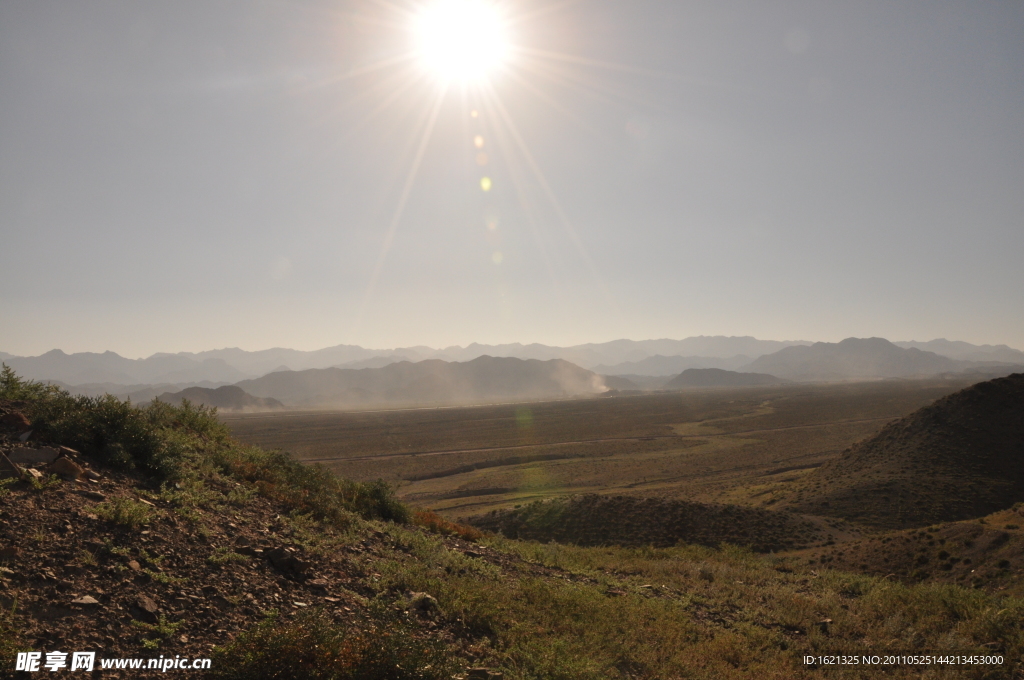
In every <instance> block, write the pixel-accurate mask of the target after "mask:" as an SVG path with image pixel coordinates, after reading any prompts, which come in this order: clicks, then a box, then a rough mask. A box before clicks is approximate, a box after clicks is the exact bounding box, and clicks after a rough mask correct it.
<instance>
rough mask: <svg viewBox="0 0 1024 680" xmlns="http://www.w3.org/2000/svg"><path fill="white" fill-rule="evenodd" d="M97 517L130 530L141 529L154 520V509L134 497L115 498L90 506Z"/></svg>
mask: <svg viewBox="0 0 1024 680" xmlns="http://www.w3.org/2000/svg"><path fill="white" fill-rule="evenodd" d="M89 510H90V511H91V512H93V513H94V514H95V515H96V516H97V517H102V518H103V519H105V520H107V521H109V522H113V523H114V524H118V525H120V526H123V527H125V528H127V529H130V530H137V529H141V528H142V527H144V526H146V525H147V524H149V523H150V522H151V521H152V520H153V515H154V512H153V509H152V508H151V507H150V506H148V505H146V504H145V503H141V502H139V501H137V500H135V499H134V498H113V499H111V500H109V501H104V502H103V503H100V504H99V505H96V506H93V507H91V508H89Z"/></svg>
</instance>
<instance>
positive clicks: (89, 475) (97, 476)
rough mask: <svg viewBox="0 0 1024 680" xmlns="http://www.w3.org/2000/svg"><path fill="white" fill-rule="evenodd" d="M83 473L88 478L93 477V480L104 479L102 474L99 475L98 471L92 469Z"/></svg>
mask: <svg viewBox="0 0 1024 680" xmlns="http://www.w3.org/2000/svg"><path fill="white" fill-rule="evenodd" d="M83 474H85V476H86V478H88V479H91V480H93V481H96V480H99V479H103V477H102V476H101V475H99V474H98V473H96V472H93V471H92V470H86V471H85V472H84V473H83Z"/></svg>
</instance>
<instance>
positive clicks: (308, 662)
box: [213, 606, 458, 680]
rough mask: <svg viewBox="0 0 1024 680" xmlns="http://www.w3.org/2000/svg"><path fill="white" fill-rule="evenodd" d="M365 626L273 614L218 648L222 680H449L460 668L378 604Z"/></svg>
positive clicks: (318, 615)
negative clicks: (291, 618) (284, 619)
mask: <svg viewBox="0 0 1024 680" xmlns="http://www.w3.org/2000/svg"><path fill="white" fill-rule="evenodd" d="M375 613H376V616H375V617H374V618H371V620H370V621H368V622H367V624H366V626H365V627H363V628H355V627H352V626H349V625H345V624H341V623H336V622H334V621H332V620H331V618H330V617H329V616H328V615H327V614H325V613H324V612H323V611H319V610H313V611H309V612H305V613H303V614H301V615H300V616H298V617H296V618H295V619H293V620H292V621H283V620H281V619H280V618H279V617H278V615H277V613H276V612H274V613H272V614H271V615H270V616H269V617H268V618H267V619H266V620H265V621H264V622H263V623H261V624H259V625H258V626H256V627H255V628H254V629H252V630H250V631H249V632H247V633H245V634H244V635H242V636H240V637H239V638H238V639H237V640H235V641H234V642H232V643H231V644H229V645H227V646H226V647H224V648H222V649H219V650H218V651H217V653H216V658H215V659H214V666H213V668H214V674H213V677H215V678H219V679H221V680H236V679H237V680H249V679H250V678H273V679H274V680H293V679H294V680H307V679H309V680H448V679H449V678H451V677H452V674H453V673H454V672H455V671H456V670H457V669H458V666H457V665H456V663H455V660H454V659H453V658H452V657H451V655H450V653H449V652H448V651H447V650H446V649H445V648H444V646H443V645H441V644H439V643H438V642H436V641H431V640H429V639H424V638H423V637H421V636H419V635H417V634H416V632H415V630H414V629H413V628H412V627H411V626H410V625H409V624H408V623H405V622H402V621H400V620H399V619H398V618H397V617H396V616H394V614H393V613H390V612H387V610H386V609H385V608H383V607H380V606H378V607H377V611H376V612H375Z"/></svg>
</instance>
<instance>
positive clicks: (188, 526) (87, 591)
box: [0, 414, 552, 678]
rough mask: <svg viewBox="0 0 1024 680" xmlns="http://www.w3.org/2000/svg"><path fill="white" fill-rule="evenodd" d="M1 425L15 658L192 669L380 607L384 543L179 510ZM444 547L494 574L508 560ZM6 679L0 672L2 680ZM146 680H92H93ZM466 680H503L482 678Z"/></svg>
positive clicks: (428, 619)
mask: <svg viewBox="0 0 1024 680" xmlns="http://www.w3.org/2000/svg"><path fill="white" fill-rule="evenodd" d="M8 415H9V414H8ZM2 424H7V425H10V424H13V425H14V427H13V428H12V427H7V428H6V429H7V432H6V433H3V434H0V453H3V454H5V455H4V456H2V457H0V476H6V477H7V479H6V481H5V483H4V484H3V486H2V487H0V606H2V607H3V609H4V610H6V611H7V612H11V611H13V612H14V618H13V623H14V628H15V630H17V631H19V632H20V633H21V641H22V643H23V647H24V648H25V649H30V650H33V651H43V652H47V651H63V652H73V651H95V652H97V658H113V657H132V658H155V657H159V656H161V655H163V656H167V657H174V656H177V655H180V656H182V657H192V658H198V657H210V656H211V655H212V652H213V649H214V648H215V646H218V645H223V644H225V643H228V642H229V641H231V640H232V639H234V638H235V637H236V636H237V635H238V634H239V633H241V632H242V631H244V630H246V629H249V628H251V627H252V626H254V625H255V624H256V623H258V622H259V621H261V620H263V619H264V617H265V616H266V615H267V614H268V612H270V611H273V610H276V611H277V612H279V613H280V616H281V617H282V618H284V619H287V618H288V617H291V616H294V615H296V614H297V613H298V612H300V611H302V610H304V609H307V608H311V607H312V608H322V609H324V610H325V611H327V612H330V613H331V615H332V616H333V618H334V619H335V620H336V621H347V622H350V623H352V624H353V625H358V624H359V622H360V621H361V620H362V619H365V618H366V616H367V607H368V603H369V598H372V597H373V596H374V595H377V594H378V589H377V588H375V587H374V582H375V581H376V580H377V579H378V578H379V575H378V574H376V573H374V568H373V565H374V561H375V559H376V558H378V557H380V556H382V555H384V554H387V553H389V552H394V551H401V550H403V549H404V548H403V546H402V545H401V544H399V543H397V542H396V541H395V540H394V539H393V538H392V537H391V536H389V535H388V534H387V533H386V532H385V531H381V530H374V529H369V530H366V529H365V527H364V528H362V529H360V530H353V531H351V532H349V533H348V534H339V535H336V536H330V537H325V536H317V537H313V536H310V535H308V534H307V533H306V532H305V531H304V530H303V528H302V525H301V523H296V521H295V519H294V518H290V517H288V516H287V514H286V513H285V512H284V510H283V509H282V508H281V507H277V506H275V505H274V504H273V503H272V502H270V501H268V500H267V499H265V498H262V497H260V496H258V495H255V494H251V493H250V494H246V493H245V490H244V488H243V487H242V485H240V484H237V483H221V485H220V487H219V488H217V487H216V486H214V487H213V488H208V489H204V491H206V492H219V493H220V494H221V496H222V497H226V498H233V497H234V498H235V499H236V504H231V503H221V504H212V505H210V506H209V507H207V508H205V509H201V510H200V509H195V508H189V509H185V508H184V507H183V506H182V505H181V504H179V503H176V502H175V501H174V500H173V498H171V499H169V498H168V495H169V494H168V490H166V489H165V490H164V491H163V492H162V493H161V492H160V491H159V490H157V489H154V488H151V487H147V486H146V485H145V484H144V483H143V480H142V479H141V478H139V477H137V476H134V475H131V474H126V473H123V472H116V471H111V470H103V469H93V468H94V466H93V465H92V464H91V461H89V460H88V459H86V458H85V457H83V456H81V455H80V454H77V452H74V451H72V450H70V449H60V448H58V447H49V446H47V445H46V444H45V443H40V442H34V441H32V440H31V438H27V439H26V441H21V440H20V439H21V438H20V436H19V434H20V433H19V432H18V429H19V428H20V427H22V426H23V425H24V423H23V422H22V421H21V420H19V419H15V418H7V422H6V423H2ZM55 455H56V456H59V457H57V458H53V456H55ZM51 459H52V460H53V462H49V463H47V462H45V461H47V460H51ZM11 460H15V461H22V464H20V465H19V464H13V465H12V464H11V463H10V461H11ZM32 460H36V461H37V462H36V463H26V462H25V461H32ZM4 470H6V474H5V473H4ZM60 471H64V474H63V476H60V475H55V474H54V473H55V472H60ZM19 473H20V474H19ZM15 475H18V476H15ZM179 491H180V490H179ZM186 491H187V490H185V491H181V493H184V492H186ZM232 492H235V493H234V496H232ZM173 493H174V491H171V492H170V494H171V495H173ZM239 499H241V500H239ZM379 526H380V528H383V529H386V525H384V524H379ZM318 539H319V540H318ZM327 539H330V540H329V541H328V540H327ZM443 540H444V542H445V545H446V546H447V547H448V548H449V549H450V550H453V551H458V552H461V553H463V554H465V555H468V556H471V557H474V558H477V559H483V560H487V561H490V562H492V563H494V564H497V565H499V566H500V565H502V564H503V563H505V562H507V561H508V560H510V559H512V558H510V557H509V556H507V555H504V554H501V553H497V552H496V551H493V550H490V549H488V548H485V547H482V546H479V545H477V544H475V543H470V542H467V541H464V540H461V539H458V538H455V537H447V538H444V539H443ZM537 568H538V569H541V568H540V567H537ZM542 570H543V571H545V572H549V571H552V570H549V569H542ZM395 595H396V599H397V601H398V602H402V601H404V602H406V603H407V610H408V611H407V612H406V613H405V616H407V617H409V619H410V620H412V621H413V622H414V623H416V624H417V625H419V626H420V627H422V630H423V633H424V635H429V636H432V637H436V638H441V639H443V640H445V641H446V642H449V643H451V644H452V645H454V646H456V647H458V646H460V645H463V646H464V645H465V642H464V641H463V642H460V641H459V640H457V636H456V634H455V633H453V632H452V631H449V630H445V629H444V628H443V624H440V623H438V622H435V617H433V616H431V615H430V609H431V608H433V607H435V606H436V601H434V600H433V598H432V597H430V596H429V594H422V593H420V594H417V593H404V594H395ZM403 597H404V600H403ZM97 665H98V664H97ZM8 673H10V669H7V668H4V669H0V677H3V676H5V675H6V674H8ZM174 673H175V674H177V675H178V676H179V677H185V676H187V675H188V672H186V671H180V670H179V671H174ZM48 675H49V674H48ZM144 675H146V673H145V672H140V671H120V672H117V671H107V672H106V673H101V672H100V671H98V670H97V671H96V673H95V674H94V676H93V677H133V678H135V677H141V676H144ZM197 675H201V673H197ZM25 677H31V676H29V675H27V674H26V675H25ZM467 677H481V678H484V677H489V678H497V677H500V675H499V674H497V673H491V674H489V675H488V674H486V673H484V672H483V670H482V669H480V670H478V671H477V673H476V674H475V675H474V674H470V675H468V676H467Z"/></svg>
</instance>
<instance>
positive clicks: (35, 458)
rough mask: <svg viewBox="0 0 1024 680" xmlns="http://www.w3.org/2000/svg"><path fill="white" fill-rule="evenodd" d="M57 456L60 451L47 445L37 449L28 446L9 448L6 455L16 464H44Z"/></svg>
mask: <svg viewBox="0 0 1024 680" xmlns="http://www.w3.org/2000/svg"><path fill="white" fill-rule="evenodd" d="M58 456H60V451H59V450H58V449H54V448H51V447H49V446H44V447H42V448H38V449H33V448H32V447H30V446H19V447H18V448H16V449H11V452H10V453H9V454H8V455H7V457H8V458H10V459H11V462H12V463H15V464H16V465H46V464H47V463H52V462H53V461H55V460H57V458H58Z"/></svg>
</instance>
